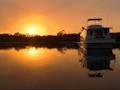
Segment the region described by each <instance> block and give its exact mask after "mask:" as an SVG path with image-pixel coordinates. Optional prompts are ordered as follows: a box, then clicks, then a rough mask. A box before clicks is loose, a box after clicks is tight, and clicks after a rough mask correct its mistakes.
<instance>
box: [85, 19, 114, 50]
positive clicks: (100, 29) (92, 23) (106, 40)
mask: <svg viewBox="0 0 120 90" xmlns="http://www.w3.org/2000/svg"><path fill="white" fill-rule="evenodd" d="M101 22H102V18H90V19H88V24H89V25H88V26H87V27H86V29H85V28H84V29H85V30H86V38H85V43H86V46H87V47H88V48H89V47H94V48H96V47H97V48H101V47H102V48H107V47H109V46H110V45H111V44H113V43H114V42H115V40H114V39H112V38H111V36H110V30H111V29H112V28H110V27H105V26H103V25H102V24H101ZM108 45H109V46H108ZM110 47H111V46H110Z"/></svg>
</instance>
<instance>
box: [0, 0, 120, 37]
mask: <svg viewBox="0 0 120 90" xmlns="http://www.w3.org/2000/svg"><path fill="white" fill-rule="evenodd" d="M119 3H120V0H0V33H15V32H21V33H27V27H32V26H31V25H32V24H36V25H38V26H39V29H38V28H37V29H38V30H37V31H36V33H37V34H41V35H44V34H56V33H57V32H59V31H60V30H62V29H65V30H66V32H67V33H74V32H75V33H78V32H80V28H81V27H82V26H85V25H86V20H87V19H88V18H90V17H98V16H99V17H102V18H104V24H105V25H109V26H112V27H113V28H114V29H113V31H114V32H117V31H119V28H120V26H119V19H120V12H119V10H120V5H119ZM43 28H44V29H43ZM40 30H41V31H40Z"/></svg>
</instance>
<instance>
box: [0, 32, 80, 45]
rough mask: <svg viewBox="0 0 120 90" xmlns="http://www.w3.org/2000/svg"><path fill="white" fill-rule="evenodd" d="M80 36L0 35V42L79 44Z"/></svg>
mask: <svg viewBox="0 0 120 90" xmlns="http://www.w3.org/2000/svg"><path fill="white" fill-rule="evenodd" d="M79 41H80V34H64V35H62V36H54V35H48V36H39V35H35V36H33V35H25V34H20V33H15V34H14V35H12V34H0V42H32V43H38V42H79Z"/></svg>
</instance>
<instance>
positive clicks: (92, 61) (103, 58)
mask: <svg viewBox="0 0 120 90" xmlns="http://www.w3.org/2000/svg"><path fill="white" fill-rule="evenodd" d="M85 58H86V59H85V60H83V63H82V65H83V67H84V68H87V69H88V71H89V77H93V78H94V77H98V78H102V77H103V73H102V72H103V71H107V70H109V71H113V67H112V64H114V62H115V55H114V54H113V52H112V49H110V48H109V49H108V48H107V49H93V48H92V49H87V51H86V55H85ZM112 61H113V63H112Z"/></svg>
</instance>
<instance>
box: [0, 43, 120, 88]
mask: <svg viewBox="0 0 120 90" xmlns="http://www.w3.org/2000/svg"><path fill="white" fill-rule="evenodd" d="M23 47H24V48H23ZM8 48H9V49H8ZM16 48H17V49H16ZM113 53H114V54H115V55H116V56H117V57H116V56H115V55H114V54H113ZM119 54H120V51H119V50H118V49H115V50H112V49H86V48H85V47H84V45H83V46H82V45H79V44H77V43H76V44H75V43H73V44H62V45H55V44H50V45H45V44H42V45H35V46H34V45H33V46H25V45H24V46H22V47H21V46H19V47H18V46H9V45H8V46H7V45H6V46H0V59H1V60H0V72H1V73H0V83H1V84H0V89H14V88H16V89H71V88H72V89H76V88H77V89H95V88H96V89H98V88H102V89H103V88H108V87H107V85H105V84H108V83H109V84H110V85H111V88H119V85H116V84H115V82H118V83H119V82H120V79H119V76H120V73H119V70H120V67H119V65H120V61H119V60H118V59H120V56H119ZM79 61H81V64H82V67H81V66H80V62H79ZM116 61H117V63H115V62H116ZM114 64H115V67H114ZM111 71H112V72H111ZM86 72H87V73H86ZM109 72H110V74H109ZM113 76H114V78H113ZM15 77H16V78H15ZM91 77H92V78H91ZM102 77H104V78H102ZM96 78H100V79H96ZM110 81H111V82H110ZM92 83H94V84H92ZM99 83H101V84H99Z"/></svg>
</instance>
